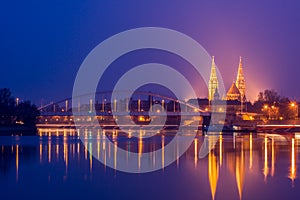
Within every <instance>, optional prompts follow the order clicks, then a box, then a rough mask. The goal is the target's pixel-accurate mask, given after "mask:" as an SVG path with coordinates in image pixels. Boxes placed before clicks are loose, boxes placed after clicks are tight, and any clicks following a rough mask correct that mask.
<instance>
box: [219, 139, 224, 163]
mask: <svg viewBox="0 0 300 200" xmlns="http://www.w3.org/2000/svg"><path fill="white" fill-rule="evenodd" d="M222 146H223V137H222V135H220V149H219V154H220V166H222V162H223V155H222V154H223V152H222V151H223V147H222Z"/></svg>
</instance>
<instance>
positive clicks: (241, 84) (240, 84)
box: [235, 56, 246, 101]
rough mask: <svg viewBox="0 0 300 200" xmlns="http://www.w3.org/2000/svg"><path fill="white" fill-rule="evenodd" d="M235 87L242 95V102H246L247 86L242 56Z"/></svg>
mask: <svg viewBox="0 0 300 200" xmlns="http://www.w3.org/2000/svg"><path fill="white" fill-rule="evenodd" d="M235 85H236V87H237V88H238V89H239V91H240V93H241V100H242V101H246V84H245V77H244V72H243V65H242V57H241V56H240V63H239V69H238V74H237V78H236V82H235Z"/></svg>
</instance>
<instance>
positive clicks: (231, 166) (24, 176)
mask: <svg viewBox="0 0 300 200" xmlns="http://www.w3.org/2000/svg"><path fill="white" fill-rule="evenodd" d="M111 132H112V134H113V135H112V140H113V142H114V144H112V143H111V142H108V139H106V137H105V135H104V134H105V133H103V132H102V131H98V134H97V135H96V137H93V140H96V143H95V142H93V143H92V142H90V139H91V135H89V133H90V132H89V131H88V130H87V131H86V132H85V133H82V134H85V139H84V140H83V141H82V142H83V143H84V145H83V144H82V142H81V141H80V140H79V139H78V137H77V136H76V134H75V131H74V130H68V129H63V130H59V129H57V130H52V129H51V130H47V131H41V132H40V136H36V137H1V138H0V145H1V165H0V171H1V172H0V177H1V179H0V188H3V187H4V188H5V187H7V188H6V189H8V190H7V191H9V190H12V188H13V187H15V186H18V185H19V184H20V182H22V183H23V187H24V185H26V184H25V183H26V182H28V183H32V184H33V187H37V186H38V185H39V184H40V185H41V186H43V185H44V186H47V185H48V184H49V183H51V182H55V181H57V180H62V181H63V182H62V183H60V184H58V185H57V186H55V185H52V186H51V187H53V188H52V189H53V190H56V189H57V188H56V187H58V186H59V187H62V186H66V187H67V186H68V187H69V186H70V185H71V184H72V183H73V182H74V180H77V181H78V182H79V183H81V184H82V183H83V184H87V185H89V186H91V185H94V184H95V185H102V186H103V187H107V186H106V185H107V184H108V185H114V184H116V185H117V186H115V187H116V188H114V189H113V190H118V189H119V190H121V193H120V195H121V194H122V191H123V192H124V190H123V188H127V187H129V186H126V185H122V186H120V185H118V184H117V183H118V181H120V182H121V183H122V184H124V183H131V184H132V185H134V184H135V182H132V180H133V181H134V180H136V183H138V184H139V185H136V188H137V189H138V188H139V187H145V188H150V189H151V187H154V186H153V185H156V184H158V183H157V182H156V181H157V180H156V179H152V178H150V176H152V177H154V178H157V179H158V177H159V179H160V181H162V182H163V184H164V187H166V188H168V185H170V186H171V185H172V187H174V185H173V184H174V183H173V182H174V180H172V177H176V181H175V182H176V183H177V184H176V187H178V188H180V189H181V190H182V191H181V193H180V195H179V194H178V195H174V197H175V199H177V198H178V199H181V195H182V196H188V195H191V197H192V199H196V198H197V199H224V195H225V196H228V197H230V198H231V199H253V198H255V199H262V198H266V197H272V198H275V199H276V198H278V199H279V198H281V195H284V196H289V195H296V194H300V190H299V191H297V190H295V188H297V187H298V185H297V169H298V168H297V161H298V145H299V138H298V137H295V134H293V133H290V134H287V133H285V135H278V134H256V133H250V134H234V136H233V135H228V134H224V135H221V136H220V137H219V139H218V142H217V145H216V146H215V148H214V149H213V150H212V151H211V152H210V153H209V155H208V156H207V157H206V158H204V159H199V155H198V153H199V149H200V148H201V145H202V144H203V141H204V138H205V137H208V142H211V140H210V137H211V136H203V135H202V134H199V135H198V136H197V137H196V138H195V139H194V142H193V144H192V145H191V146H190V148H189V149H188V151H187V152H186V153H185V154H184V155H183V156H181V158H180V159H177V160H176V161H175V162H174V163H173V164H172V165H171V166H168V167H165V165H164V160H165V156H170V155H165V151H164V145H165V142H166V141H167V139H168V137H170V136H168V135H159V136H157V138H156V140H155V141H156V142H157V144H158V145H159V146H160V147H161V148H162V153H161V156H157V155H156V154H152V156H151V160H150V161H147V162H149V164H151V165H157V164H161V167H162V170H159V171H158V172H152V173H148V174H146V175H132V174H126V173H122V172H118V171H116V170H114V169H111V168H108V167H105V166H104V165H103V164H101V163H100V162H99V161H98V160H97V159H95V158H93V156H92V154H91V153H90V152H89V151H93V150H94V151H95V150H96V151H97V152H96V153H94V156H95V155H96V157H98V158H100V157H102V158H104V159H103V160H104V162H105V161H107V160H110V159H113V162H114V168H115V169H116V168H117V165H118V162H119V161H118V160H117V158H116V155H117V148H116V147H117V145H123V147H125V148H126V150H130V148H131V149H134V148H136V150H137V153H138V155H139V156H138V161H137V162H136V165H137V166H138V167H141V164H142V162H145V161H144V160H142V156H141V155H142V153H143V151H145V150H146V149H150V150H153V149H155V145H157V144H154V142H152V143H149V142H148V143H147V142H143V140H141V139H139V140H138V142H137V144H133V143H132V141H129V142H128V141H127V140H126V139H124V138H123V139H120V137H119V136H118V131H115V130H114V131H111ZM296 136H297V134H296ZM214 139H215V137H213V138H212V140H214ZM92 145H96V147H94V148H93V146H92ZM85 147H87V148H88V149H89V150H88V149H87V148H85ZM177 153H178V149H174V152H173V155H171V156H174V157H177V156H178V154H177ZM129 157H130V151H129V152H128V154H127V155H126V158H125V159H126V160H127V161H128V158H129ZM191 166H192V167H191ZM30 174H37V175H39V176H40V177H39V178H37V179H33V180H31V179H30V176H29V175H30ZM45 176H46V177H47V178H46V180H45V179H43V177H45ZM137 176H138V177H137ZM104 177H106V178H104ZM118 177H121V178H120V179H118ZM12 179H13V180H14V181H12ZM105 180H106V181H105ZM144 181H145V182H144ZM6 182H10V184H8V186H6ZM75 182H76V181H75ZM21 185H22V184H21ZM132 185H131V186H132ZM25 187H26V186H25ZM118 187H120V188H118ZM195 188H196V189H195ZM156 189H157V188H156ZM168 189H169V190H170V191H162V192H163V193H166V194H165V195H167V194H169V193H170V192H173V193H176V192H178V191H176V190H174V189H173V188H168ZM3 191H4V195H5V191H6V190H3ZM108 191H110V190H107V191H105V190H102V192H104V193H105V192H108ZM145 191H146V190H145ZM145 191H144V192H145ZM184 191H186V192H184ZM90 192H91V193H92V194H93V192H94V194H95V195H96V194H98V193H97V192H96V191H94V190H91V191H90ZM139 192H143V190H140V191H139ZM187 192H188V193H187ZM25 194H26V193H25ZM7 195H8V193H7ZM23 195H24V193H23ZM107 195H108V194H107ZM110 195H112V194H110ZM114 195H117V194H114ZM123 195H124V194H123ZM153 195H154V194H153ZM16 197H18V196H16ZM71 197H72V195H71ZM150 197H151V198H152V197H155V196H151V195H149V199H150ZM159 197H162V196H159V195H158V196H156V199H160V198H159ZM291 197H294V196H291ZM115 198H117V197H115ZM131 198H132V199H135V197H134V196H131ZM136 199H138V196H136ZM146 199H147V197H146ZM162 199H166V198H162ZM167 199H168V198H167ZM225 199H226V198H225Z"/></svg>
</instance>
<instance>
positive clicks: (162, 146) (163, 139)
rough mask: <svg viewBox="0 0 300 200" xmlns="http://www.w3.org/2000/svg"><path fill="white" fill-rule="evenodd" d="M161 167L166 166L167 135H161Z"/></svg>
mask: <svg viewBox="0 0 300 200" xmlns="http://www.w3.org/2000/svg"><path fill="white" fill-rule="evenodd" d="M161 167H162V168H163V169H164V168H165V136H161Z"/></svg>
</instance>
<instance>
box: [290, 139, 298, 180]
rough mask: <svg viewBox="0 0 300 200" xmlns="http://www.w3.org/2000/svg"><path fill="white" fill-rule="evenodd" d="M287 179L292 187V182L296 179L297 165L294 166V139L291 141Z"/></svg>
mask: <svg viewBox="0 0 300 200" xmlns="http://www.w3.org/2000/svg"><path fill="white" fill-rule="evenodd" d="M289 178H290V179H291V180H292V184H293V186H294V181H295V179H296V178H297V165H296V155H295V139H294V138H293V139H292V152H291V166H290V174H289Z"/></svg>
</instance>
